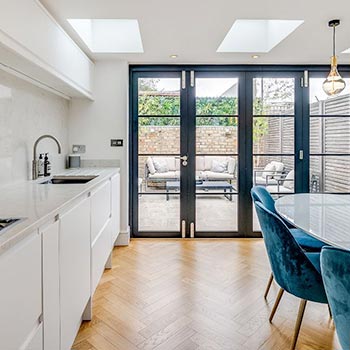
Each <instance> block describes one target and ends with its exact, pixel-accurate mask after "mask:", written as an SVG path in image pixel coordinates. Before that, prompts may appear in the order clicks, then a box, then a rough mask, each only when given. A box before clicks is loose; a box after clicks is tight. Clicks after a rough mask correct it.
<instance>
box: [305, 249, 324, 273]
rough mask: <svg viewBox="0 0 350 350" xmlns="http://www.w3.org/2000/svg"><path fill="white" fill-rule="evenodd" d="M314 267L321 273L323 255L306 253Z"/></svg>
mask: <svg viewBox="0 0 350 350" xmlns="http://www.w3.org/2000/svg"><path fill="white" fill-rule="evenodd" d="M305 255H306V256H307V257H308V259H309V260H310V261H311V263H312V265H314V266H315V268H316V270H317V271H318V272H319V273H321V260H320V257H321V253H305Z"/></svg>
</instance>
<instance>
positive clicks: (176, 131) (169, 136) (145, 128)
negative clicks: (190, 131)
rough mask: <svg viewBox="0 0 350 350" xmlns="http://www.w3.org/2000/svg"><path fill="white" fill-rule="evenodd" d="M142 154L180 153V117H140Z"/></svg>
mask: <svg viewBox="0 0 350 350" xmlns="http://www.w3.org/2000/svg"><path fill="white" fill-rule="evenodd" d="M138 122H139V140H138V141H139V153H140V154H179V153H180V118H178V117H173V118H167V117H153V118H152V117H140V118H138Z"/></svg>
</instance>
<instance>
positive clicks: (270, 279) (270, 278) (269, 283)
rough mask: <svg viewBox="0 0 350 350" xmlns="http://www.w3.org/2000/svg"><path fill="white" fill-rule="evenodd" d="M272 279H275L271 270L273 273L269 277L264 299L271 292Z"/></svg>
mask: <svg viewBox="0 0 350 350" xmlns="http://www.w3.org/2000/svg"><path fill="white" fill-rule="evenodd" d="M272 281H273V274H272V272H271V275H270V277H269V281H268V282H267V286H266V289H265V293H264V299H266V298H267V295H268V294H269V291H270V288H271V284H272Z"/></svg>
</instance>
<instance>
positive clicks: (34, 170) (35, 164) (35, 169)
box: [32, 135, 62, 180]
mask: <svg viewBox="0 0 350 350" xmlns="http://www.w3.org/2000/svg"><path fill="white" fill-rule="evenodd" d="M42 139H52V140H54V141H55V142H56V144H57V147H58V153H59V154H61V149H62V148H61V144H60V141H58V140H57V138H56V137H55V136H52V135H42V136H40V137H39V138H38V139H37V140H36V141H35V142H34V146H33V165H32V178H33V180H36V179H37V178H38V161H37V159H36V148H37V146H38V143H39V142H40V141H41V140H42Z"/></svg>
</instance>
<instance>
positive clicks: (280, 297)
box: [269, 288, 284, 322]
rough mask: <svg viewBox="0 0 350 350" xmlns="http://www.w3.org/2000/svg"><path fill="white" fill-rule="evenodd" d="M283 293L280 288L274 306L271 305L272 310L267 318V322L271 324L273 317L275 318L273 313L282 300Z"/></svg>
mask: <svg viewBox="0 0 350 350" xmlns="http://www.w3.org/2000/svg"><path fill="white" fill-rule="evenodd" d="M283 293H284V289H283V288H281V289H280V290H279V292H278V294H277V298H276V301H275V304H274V305H273V308H272V311H271V314H270V317H269V321H270V322H272V319H273V316H275V313H276V311H277V308H278V305H279V303H280V301H281V299H282V295H283Z"/></svg>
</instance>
